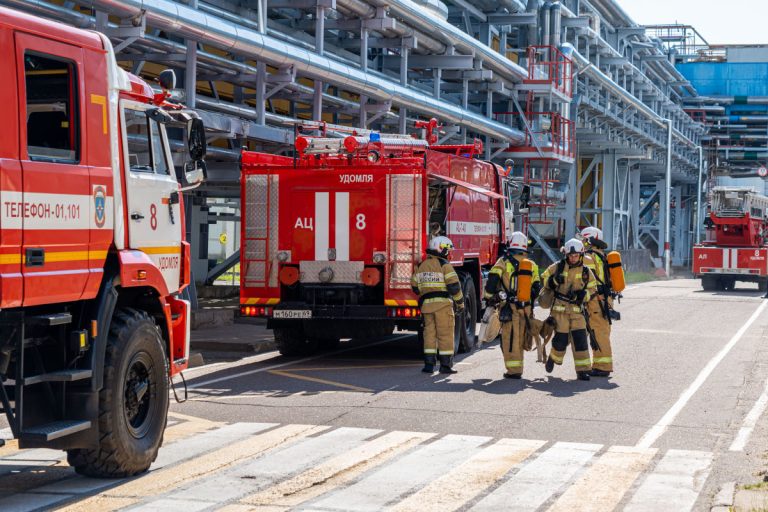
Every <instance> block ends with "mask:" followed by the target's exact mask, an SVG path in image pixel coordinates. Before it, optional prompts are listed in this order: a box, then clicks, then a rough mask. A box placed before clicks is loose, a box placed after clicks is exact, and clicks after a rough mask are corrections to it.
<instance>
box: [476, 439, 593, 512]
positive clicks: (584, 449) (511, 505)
mask: <svg viewBox="0 0 768 512" xmlns="http://www.w3.org/2000/svg"><path fill="white" fill-rule="evenodd" d="M602 446H603V445H600V444H584V443H563V442H560V443H555V445H554V446H552V447H551V448H550V449H548V450H546V451H545V452H544V453H542V454H541V455H539V456H538V457H537V458H535V459H534V460H532V461H531V462H529V463H528V464H526V465H524V466H523V467H522V468H521V469H520V471H518V472H517V473H516V474H515V475H513V476H512V478H510V479H509V480H508V481H507V482H506V483H504V484H502V485H501V486H500V487H499V488H498V489H496V490H495V491H493V492H492V493H491V494H489V495H488V496H486V497H485V498H484V499H483V500H481V501H480V502H479V503H478V504H477V505H475V506H474V507H472V508H471V509H470V510H472V511H473V512H491V511H493V512H495V511H497V510H510V509H513V510H515V511H519V512H522V511H526V510H530V511H531V512H533V511H535V510H536V509H538V508H539V507H541V506H542V505H543V504H544V503H546V501H547V500H548V499H549V498H550V497H551V496H552V495H553V494H555V493H556V492H557V491H558V490H559V489H560V488H561V487H563V486H564V485H565V484H567V483H568V482H569V481H570V480H571V478H573V476H574V475H575V474H576V473H577V472H578V471H579V470H580V469H581V468H582V467H584V465H585V464H587V462H589V461H590V460H591V459H592V457H593V456H594V455H595V453H597V451H598V450H600V448H602Z"/></svg>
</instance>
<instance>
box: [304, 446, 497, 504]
mask: <svg viewBox="0 0 768 512" xmlns="http://www.w3.org/2000/svg"><path fill="white" fill-rule="evenodd" d="M490 440H491V438H490V437H477V436H458V435H447V436H445V437H443V438H441V439H438V440H437V441H435V442H433V443H430V444H428V445H426V446H424V447H422V448H420V449H418V450H416V451H415V452H411V453H409V454H408V455H406V456H404V457H402V458H400V459H398V460H397V461H395V462H394V463H393V464H390V465H388V466H386V467H383V468H382V469H380V470H378V471H376V472H375V473H373V474H371V475H369V476H367V477H364V478H363V479H362V480H360V481H359V482H357V483H356V484H353V485H351V486H349V487H347V488H345V489H342V490H340V491H338V492H333V493H331V494H329V495H327V497H325V498H324V499H321V500H320V501H318V502H314V503H310V504H309V508H317V509H320V510H339V511H344V512H367V511H370V512H378V511H380V510H382V509H384V508H385V507H386V505H387V504H388V503H391V502H394V501H396V500H397V499H398V498H399V497H400V496H402V495H404V494H406V493H408V491H410V490H413V489H416V488H419V487H421V486H423V485H425V484H427V483H429V482H431V481H433V480H435V479H436V478H438V477H440V476H442V475H443V474H444V473H446V472H447V471H448V468H451V467H453V466H455V465H457V464H460V463H462V462H464V461H465V460H467V459H469V458H470V457H472V456H473V455H475V454H476V453H478V451H479V446H481V445H482V444H485V443H487V442H488V441H490Z"/></svg>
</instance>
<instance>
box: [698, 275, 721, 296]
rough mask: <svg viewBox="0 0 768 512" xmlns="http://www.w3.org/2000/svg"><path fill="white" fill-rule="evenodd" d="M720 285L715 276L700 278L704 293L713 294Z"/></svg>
mask: <svg viewBox="0 0 768 512" xmlns="http://www.w3.org/2000/svg"><path fill="white" fill-rule="evenodd" d="M719 285H720V283H719V282H718V279H717V277H715V276H703V277H702V278H701V287H702V288H704V291H705V292H714V291H717V289H718V288H719Z"/></svg>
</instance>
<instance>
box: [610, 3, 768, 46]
mask: <svg viewBox="0 0 768 512" xmlns="http://www.w3.org/2000/svg"><path fill="white" fill-rule="evenodd" d="M617 2H618V3H619V5H621V6H622V7H623V8H624V10H625V11H626V12H627V14H629V15H630V16H631V17H632V19H634V20H635V21H636V22H637V23H638V24H641V25H657V24H663V23H681V24H684V25H693V26H694V27H695V28H696V30H698V31H699V33H700V34H701V35H702V36H704V38H705V39H706V40H707V42H709V44H768V1H766V0H719V1H715V0H617Z"/></svg>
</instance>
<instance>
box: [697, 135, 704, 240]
mask: <svg viewBox="0 0 768 512" xmlns="http://www.w3.org/2000/svg"><path fill="white" fill-rule="evenodd" d="M697 149H698V150H699V182H698V187H697V188H696V243H697V244H698V243H700V242H701V223H702V220H701V182H702V179H703V176H702V175H703V174H704V148H703V147H701V146H698V148H697Z"/></svg>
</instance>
